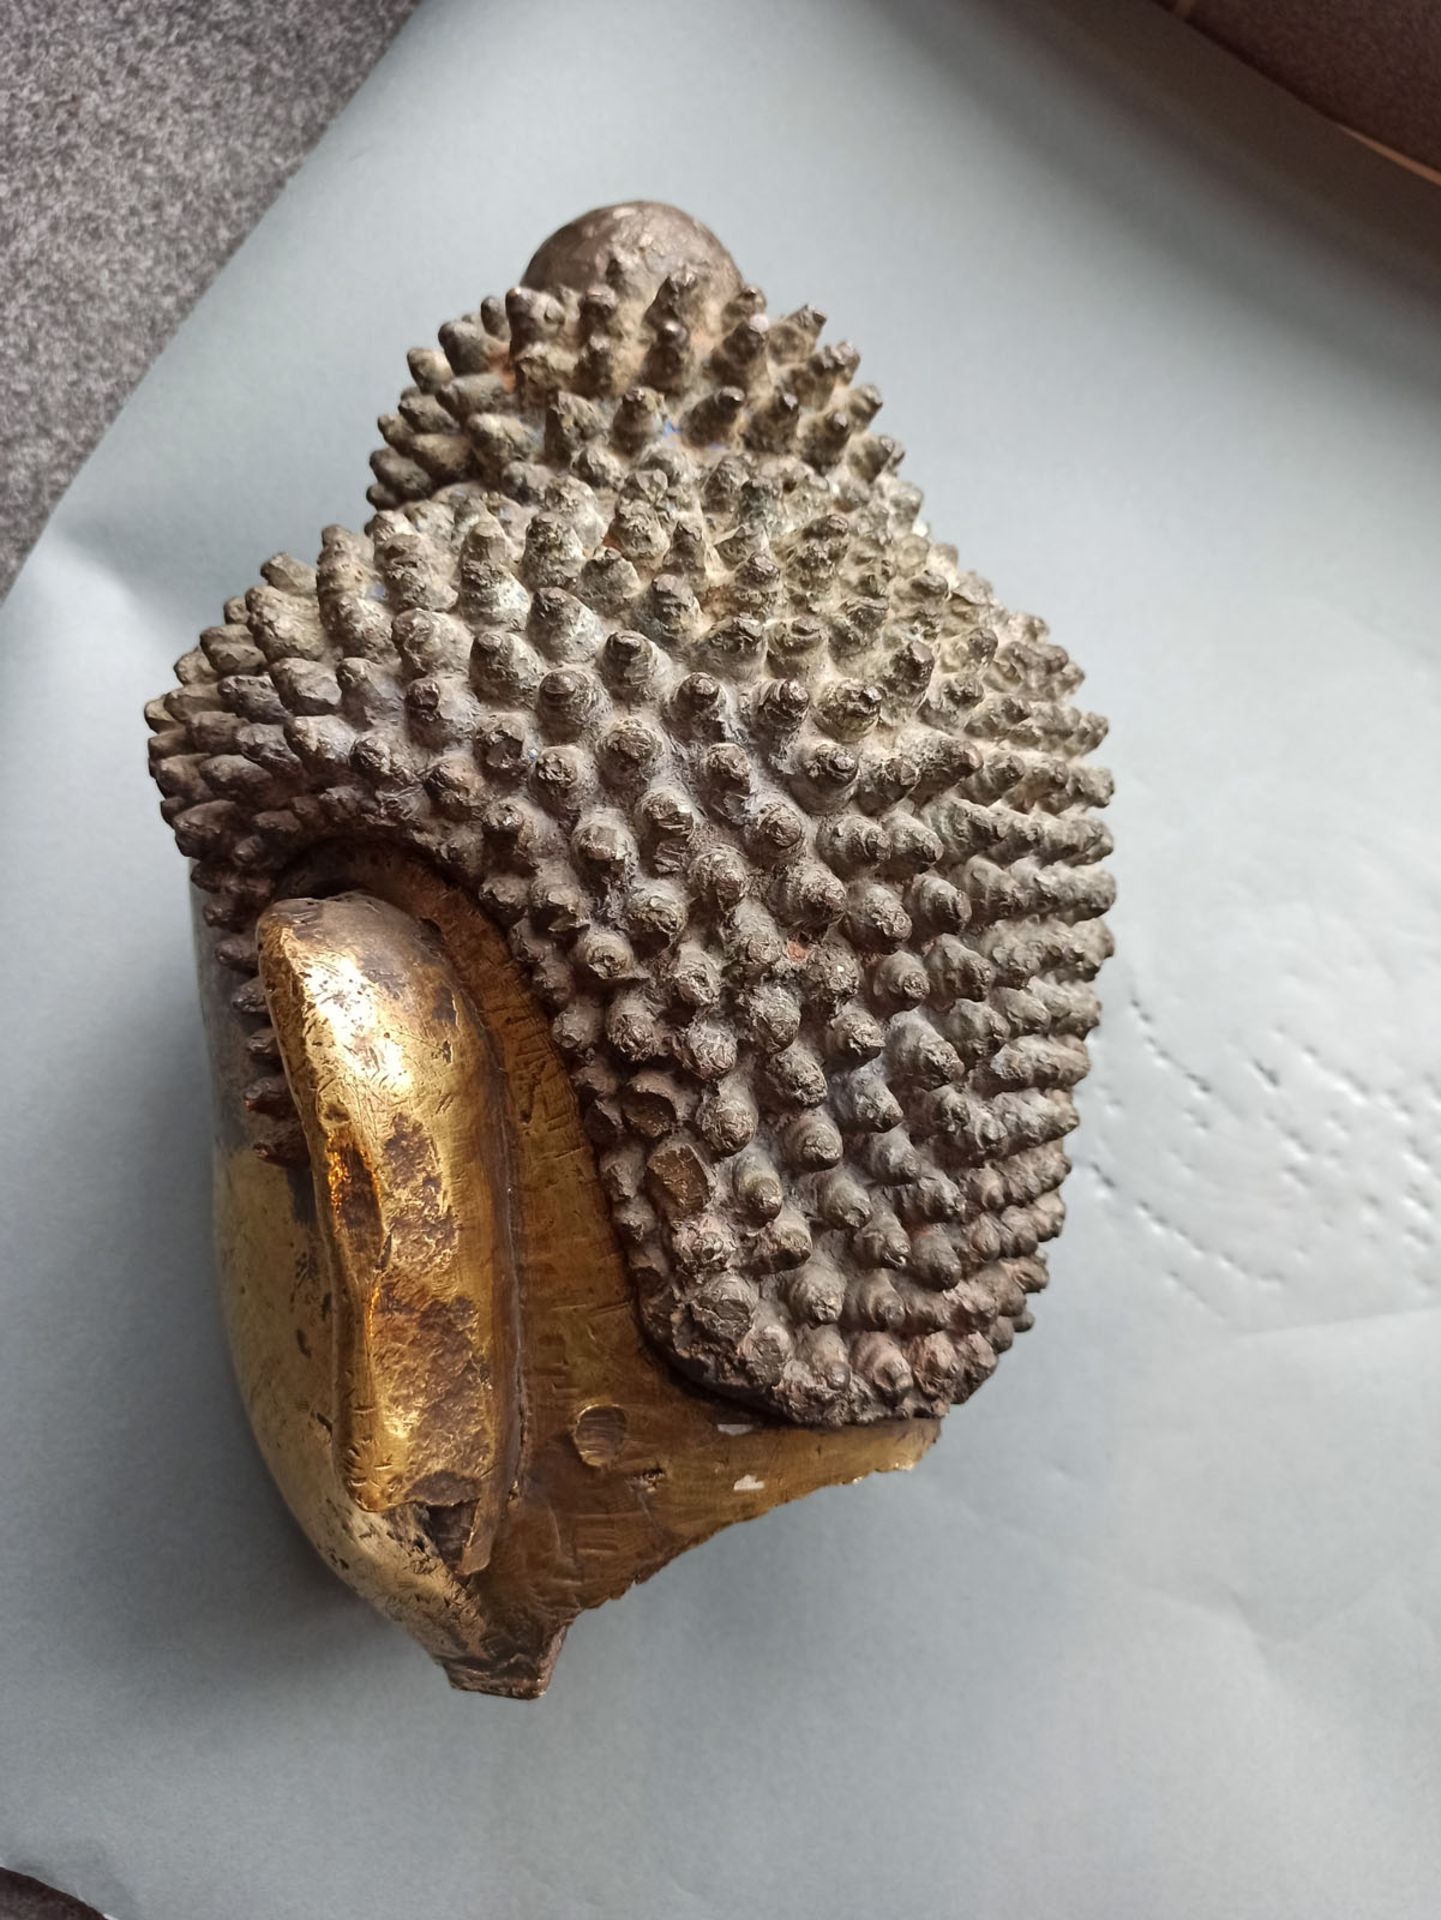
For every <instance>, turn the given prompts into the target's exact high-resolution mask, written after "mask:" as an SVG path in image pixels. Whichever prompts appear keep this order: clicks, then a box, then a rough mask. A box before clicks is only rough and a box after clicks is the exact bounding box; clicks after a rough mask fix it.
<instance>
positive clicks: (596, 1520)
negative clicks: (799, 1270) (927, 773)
mask: <svg viewBox="0 0 1441 1920" xmlns="http://www.w3.org/2000/svg"><path fill="white" fill-rule="evenodd" d="M296 885H297V887H299V888H304V887H305V886H307V885H308V886H310V887H312V888H314V890H315V892H316V893H324V892H329V891H331V890H332V889H334V888H335V887H337V886H345V887H347V888H348V890H347V891H346V892H344V893H342V894H341V895H339V897H332V898H328V899H319V898H315V897H312V896H310V895H307V894H305V893H304V892H301V893H300V894H299V895H298V897H294V898H288V899H286V900H285V901H284V902H283V903H281V904H280V905H278V906H277V907H275V908H272V909H271V910H270V912H269V914H268V915H267V916H266V921H265V925H264V927H263V930H262V936H261V937H262V951H263V954H264V956H265V958H264V967H265V979H266V984H267V992H268V994H269V997H270V1004H271V1011H272V1015H273V1018H274V1021H275V1027H276V1033H277V1037H278V1039H279V1043H280V1047H281V1051H282V1055H283V1058H284V1060H285V1065H286V1069H287V1073H288V1074H289V1077H290V1082H291V1086H292V1090H293V1092H294V1094H295V1096H296V1100H297V1104H298V1106H299V1108H300V1111H301V1117H302V1122H303V1124H304V1126H305V1130H306V1136H307V1139H308V1141H309V1143H310V1147H311V1164H312V1169H313V1180H306V1179H305V1178H304V1177H302V1176H299V1175H297V1174H294V1173H291V1172H288V1171H286V1170H285V1169H283V1168H280V1167H277V1166H274V1165H269V1164H267V1163H265V1162H263V1161H261V1160H260V1159H259V1158H258V1157H257V1156H256V1155H255V1154H254V1153H253V1152H252V1151H251V1150H250V1149H249V1148H248V1146H246V1145H244V1144H243V1143H242V1142H240V1140H239V1139H238V1137H237V1138H235V1139H234V1140H233V1142H232V1144H229V1145H226V1144H225V1143H224V1141H223V1140H222V1144H221V1146H220V1149H219V1152H218V1158H217V1181H216V1193H217V1213H218V1220H219V1230H220V1252H221V1273H222V1284H223V1288H224V1293H225V1304H226V1314H227V1320H228V1323H229V1330H230V1335H231V1343H232V1347H233V1350H234V1353H235V1358H236V1366H237V1370H238V1372H239V1376H240V1380H241V1385H242V1389H243V1391H244V1394H245V1399H246V1403H247V1407H248V1409H249V1413H250V1417H251V1420H252V1422H253V1424H254V1426H255V1429H256V1432H257V1435H258V1436H259V1439H260V1442H261V1445H262V1447H263V1449H264V1451H265V1455H266V1459H267V1461H268V1462H269V1465H270V1467H271V1470H272V1472H273V1473H274V1475H275V1477H276V1480H277V1482H278V1483H279V1485H280V1487H281V1489H282V1491H283V1493H284V1495H285V1497H286V1499H287V1501H288V1502H289V1504H290V1506H291V1508H292V1510H293V1511H294V1513H295V1514H296V1517H297V1518H298V1519H299V1521H300V1523H301V1525H302V1526H303V1527H304V1528H305V1530H306V1532H307V1533H308V1534H309V1535H310V1537H311V1538H312V1540H313V1541H314V1542H315V1544H316V1545H317V1546H318V1547H319V1549H320V1550H321V1552H322V1553H323V1554H324V1555H325V1557H326V1558H327V1560H329V1562H330V1563H331V1565H332V1566H334V1567H335V1569H336V1571H337V1572H338V1573H340V1574H341V1575H342V1577H343V1578H344V1579H346V1580H347V1581H348V1582H349V1583H350V1584H351V1585H352V1586H353V1587H355V1588H356V1589H357V1590H358V1591H360V1592H361V1593H363V1594H365V1595H366V1597H367V1598H369V1599H371V1600H373V1601H375V1602H376V1603H377V1604H379V1605H380V1606H382V1607H383V1608H384V1610H385V1611H386V1612H387V1613H389V1614H391V1615H392V1616H393V1617H394V1618H396V1619H398V1620H400V1621H401V1622H402V1623H403V1624H404V1625H406V1626H407V1627H408V1628H409V1629H410V1631H411V1632H412V1633H413V1634H415V1636H416V1638H417V1639H419V1640H420V1641H421V1643H422V1644H423V1645H424V1646H425V1647H426V1648H427V1649H428V1650H429V1651H430V1652H431V1653H432V1654H433V1655H434V1656H435V1657H436V1658H437V1659H439V1660H441V1661H443V1662H444V1664H445V1666H446V1669H447V1671H448V1673H449V1674H450V1677H451V1679H452V1680H453V1681H454V1682H455V1683H456V1684H457V1685H459V1686H463V1687H468V1688H473V1689H475V1690H477V1691H484V1692H493V1693H509V1694H516V1695H530V1694H534V1693H538V1692H540V1691H542V1690H543V1688H544V1686H545V1685H546V1683H547V1681H548V1679H549V1676H550V1672H551V1668H552V1666H553V1663H554V1659H555V1655H556V1652H557V1650H558V1647H559V1644H560V1641H561V1639H562V1637H563V1635H564V1632H565V1629H566V1627H567V1626H568V1624H569V1622H570V1621H571V1620H572V1619H573V1618H574V1617H575V1615H576V1614H577V1613H578V1612H580V1611H582V1610H583V1609H584V1608H586V1607H590V1606H596V1605H598V1604H599V1603H600V1602H602V1601H604V1600H606V1599H610V1598H613V1597H615V1596H616V1595H618V1594H620V1593H622V1592H624V1590H625V1589H626V1588H627V1587H628V1586H629V1585H631V1584H632V1582H633V1581H635V1580H638V1579H643V1578H644V1577H646V1576H647V1575H648V1574H650V1573H653V1572H655V1571H656V1570H657V1568H659V1567H661V1566H663V1565H664V1564H665V1562H666V1561H667V1560H669V1559H671V1558H673V1557H674V1555H675V1554H677V1553H679V1552H681V1551H683V1550H684V1549H685V1548H686V1547H688V1546H692V1545H694V1544H696V1543H697V1542H698V1541H701V1540H703V1539H705V1538H706V1537H707V1536H708V1535H710V1534H712V1533H714V1532H716V1531H717V1530H718V1529H719V1528H720V1527H723V1526H725V1525H727V1524H729V1523H730V1522H731V1521H734V1520H744V1519H750V1518H752V1517H754V1516H755V1515H757V1514H760V1513H764V1512H765V1511H766V1510H767V1509H769V1508H770V1507H773V1506H776V1505H779V1504H781V1503H782V1502H784V1501H786V1500H790V1499H795V1498H796V1497H798V1496H799V1495H801V1494H804V1493H808V1492H810V1491H811V1490H812V1489H814V1488H816V1487H819V1486H825V1485H829V1484H833V1483H836V1482H840V1481H846V1480H851V1479H856V1478H859V1477H860V1476H861V1475H863V1474H866V1473H870V1472H874V1471H878V1470H882V1469H885V1468H890V1467H903V1466H910V1465H912V1464H914V1462H915V1461H916V1460H917V1459H919V1458H920V1456H921V1455H922V1454H923V1453H924V1452H925V1451H926V1449H927V1448H928V1447H929V1445H930V1444H931V1441H932V1440H933V1438H934V1437H935V1433H936V1430H937V1429H936V1423H935V1422H933V1421H930V1420H908V1421H896V1422H889V1423H885V1424H883V1425H877V1426H869V1427H865V1428H851V1429H845V1430H842V1431H840V1432H816V1431H808V1430H806V1429H802V1428H797V1427H794V1426H790V1425H787V1424H785V1423H782V1422H779V1421H771V1420H767V1419H765V1418H761V1417H756V1416H754V1415H752V1414H750V1413H749V1412H747V1411H746V1410H745V1409H741V1408H737V1407H734V1406H731V1405H728V1404H727V1403H725V1402H720V1401H710V1400H707V1399H704V1398H702V1397H701V1396H699V1395H697V1394H695V1393H694V1392H692V1391H691V1390H690V1389H689V1388H688V1387H687V1386H686V1385H685V1384H684V1383H683V1382H682V1381H681V1380H680V1379H679V1378H678V1377H677V1376H676V1375H675V1374H674V1373H673V1372H672V1371H670V1370H669V1369H668V1368H667V1367H666V1366H665V1365H664V1363H663V1362H662V1361H661V1360H660V1359H659V1358H658V1356H657V1355H656V1354H655V1353H654V1352H653V1350H652V1349H651V1348H650V1347H649V1346H648V1345H647V1343H646V1342H645V1340H644V1338H643V1336H642V1334H641V1332H640V1329H639V1326H638V1323H637V1320H636V1316H635V1312H634V1308H633V1304H632V1300H631V1295H630V1291H629V1287H628V1283H627V1280H626V1276H625V1272H624V1269H623V1266H622V1264H621V1262H620V1259H619V1257H618V1254H617V1251H616V1248H615V1243H614V1238H613V1235H612V1233H611V1228H610V1222H609V1219H608V1216H607V1213H606V1210H605V1203H604V1197H603V1195H602V1194H601V1192H600V1189H599V1184H598V1182H597V1180H596V1178H595V1173H594V1158H593V1155H592V1153H591V1149H590V1146H589V1143H588V1141H587V1140H586V1138H585V1136H584V1134H583V1132H582V1129H581V1125H580V1117H579V1109H578V1107H577V1103H576V1100H575V1095H574V1093H573V1091H572V1089H571V1087H570V1085H569V1082H568V1080H567V1078H566V1075H565V1072H564V1069H563V1065H562V1063H561V1061H560V1058H559V1056H558V1055H557V1054H556V1052H555V1050H554V1048H553V1047H552V1046H551V1044H550V1040H549V1035H548V1034H547V1032H546V1028H545V1024H544V1018H543V1015H542V1014H541V1013H540V1012H539V1010H538V1009H537V1008H536V1006H535V1003H534V1001H533V999H532V998H531V996H530V995H529V994H528V992H527V991H526V989H525V987H524V985H523V983H522V982H521V980H520V979H519V977H518V975H517V973H516V970H515V967H514V964H513V962H512V961H511V960H510V957H509V955H508V953H507V952H506V949H505V947H504V944H503V942H502V941H501V939H500V937H499V936H498V935H497V934H496V932H495V931H494V930H493V929H492V928H491V927H490V926H489V924H488V923H487V922H486V920H485V919H484V917H483V916H482V915H481V914H480V913H479V912H478V911H476V910H475V909H474V908H473V907H472V906H471V905H470V904H469V903H468V902H467V901H466V900H465V899H464V897H463V896H462V895H461V894H460V893H459V892H458V891H457V890H455V889H453V888H450V887H448V886H446V885H444V884H443V883H442V882H440V881H438V880H436V879H435V878H434V877H432V876H431V875H430V874H428V873H427V872H426V871H425V870H424V869H423V868H421V867H420V866H418V865H415V864H412V863H409V862H406V861H404V860H401V859H398V858H396V857H395V856H393V855H390V854H382V853H376V854H366V853H363V852H351V853H349V854H348V855H346V856H344V857H341V856H338V855H334V856H329V857H324V858H322V859H321V860H319V861H317V862H315V863H313V864H312V865H311V867H310V868H309V869H308V871H307V872H306V873H305V874H303V875H300V876H297V880H296ZM359 889H363V892H362V891H358V890H359ZM211 1033H212V1042H213V1044H214V1045H215V1047H216V1049H217V1059H216V1067H217V1081H218V1084H219V1086H220V1089H221V1093H220V1099H221V1103H222V1119H223V1121H224V1124H223V1126H222V1133H223V1134H224V1133H231V1134H237V1133H238V1128H237V1120H238V1112H237V1108H238V1093H237V1086H236V1081H237V1075H238V1073H240V1072H241V1071H243V1068H242V1067H241V1066H240V1064H239V1063H238V1062H236V1061H235V1060H234V1059H233V1057H230V1050H231V1049H233V1034H232V1032H231V1029H230V1025H229V1023H228V1022H225V1021H223V1020H219V1021H212V1023H211ZM397 1141H398V1142H399V1143H400V1144H399V1147H398V1149H397V1147H396V1144H395V1143H396V1142H397ZM507 1168H508V1170H509V1190H508V1192H507V1187H506V1178H507ZM507 1202H508V1204H507ZM447 1221H449V1222H450V1227H447V1225H446V1222H447ZM507 1221H508V1222H509V1225H510V1236H509V1237H508V1236H507V1234H506V1232H505V1223H506V1222H507ZM452 1227H453V1228H454V1229H455V1231H454V1232H452V1231H451V1228H452ZM517 1272H520V1273H523V1275H524V1286H523V1288H522V1289H520V1290H519V1291H518V1292H517V1289H516V1288H515V1286H514V1277H515V1275H516V1273H517ZM457 1330H459V1331H457ZM437 1332H438V1334H439V1337H438V1338H436V1337H432V1336H433V1335H434V1334H436V1333H437Z"/></svg>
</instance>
